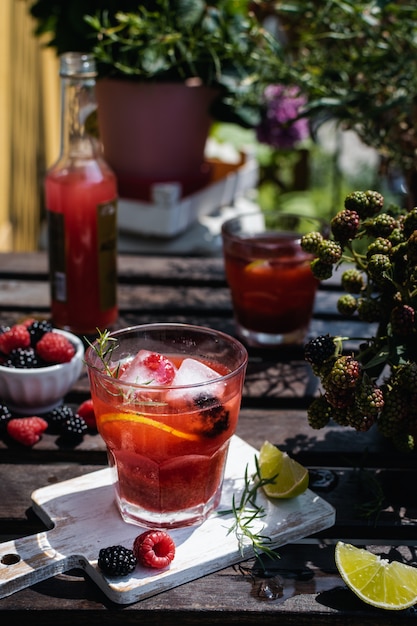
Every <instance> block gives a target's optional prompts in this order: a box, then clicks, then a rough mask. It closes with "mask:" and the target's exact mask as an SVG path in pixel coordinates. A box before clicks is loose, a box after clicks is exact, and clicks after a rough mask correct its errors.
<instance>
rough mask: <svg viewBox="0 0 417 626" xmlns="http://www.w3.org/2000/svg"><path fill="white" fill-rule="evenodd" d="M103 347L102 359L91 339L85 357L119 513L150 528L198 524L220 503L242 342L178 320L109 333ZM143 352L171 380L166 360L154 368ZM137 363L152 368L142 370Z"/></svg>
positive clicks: (242, 358)
mask: <svg viewBox="0 0 417 626" xmlns="http://www.w3.org/2000/svg"><path fill="white" fill-rule="evenodd" d="M107 347H108V348H109V347H110V352H109V353H108V354H107V356H106V357H105V361H106V366H104V364H103V360H102V359H101V358H100V357H99V355H98V354H97V349H98V343H97V341H96V342H95V343H94V344H93V346H92V347H90V348H89V349H88V350H87V352H86V363H87V366H88V373H89V379H90V388H91V395H92V399H93V404H94V411H95V413H96V419H97V427H98V430H99V432H100V434H101V435H102V437H103V439H104V441H105V443H106V446H107V450H108V458H109V465H110V467H111V468H112V470H113V477H114V484H115V490H116V501H117V504H118V507H119V510H120V512H121V515H122V517H123V518H124V519H125V520H126V521H128V522H132V523H137V524H140V525H145V526H148V527H158V528H174V527H179V526H187V525H190V524H194V523H200V522H202V521H204V520H205V519H206V518H207V516H208V515H209V514H210V512H211V511H213V510H214V509H215V508H216V506H217V505H218V503H219V501H220V495H221V488H222V481H223V473H224V467H225V462H226V457H227V451H228V447H229V442H230V438H231V437H232V435H233V433H234V432H235V429H236V425H237V421H238V415H239V409H240V403H241V397H242V388H243V382H244V376H245V371H246V364H247V352H246V349H245V348H244V346H243V345H242V344H241V343H240V342H239V341H237V340H236V339H234V338H232V337H229V336H228V335H226V334H224V333H221V332H218V331H215V330H211V329H209V328H203V327H198V326H191V325H186V324H148V325H143V326H136V327H131V328H126V329H123V330H119V331H116V332H114V333H111V334H110V342H109V343H108V344H107ZM139 351H141V356H139V357H137V358H136V359H135V361H134V363H133V364H132V359H134V357H135V355H137V354H138V353H139ZM149 354H151V355H164V357H167V358H168V359H169V362H170V363H171V364H173V365H174V369H175V377H174V379H173V380H172V381H171V382H167V381H170V379H171V374H172V370H171V366H170V365H167V362H166V360H165V359H162V360H161V363H160V365H158V359H157V358H156V357H155V356H151V358H150V360H147V356H148V355H149ZM145 362H146V363H150V365H151V367H154V373H152V371H151V373H150V374H149V370H148V372H147V371H145V370H143V367H144V366H143V363H145ZM135 363H137V365H135ZM129 364H130V369H129ZM146 367H148V366H146ZM132 368H133V369H132ZM135 368H136V370H135ZM164 368H165V369H164ZM135 371H136V374H135V380H137V382H131V380H130V378H131V374H132V372H133V373H135ZM129 372H130V373H129ZM166 375H167V376H166Z"/></svg>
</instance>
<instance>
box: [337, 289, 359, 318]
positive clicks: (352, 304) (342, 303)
mask: <svg viewBox="0 0 417 626" xmlns="http://www.w3.org/2000/svg"><path fill="white" fill-rule="evenodd" d="M356 309H357V300H356V298H355V296H352V294H350V293H345V294H343V296H340V298H339V299H338V301H337V310H338V311H339V313H340V314H341V315H349V316H350V315H353V314H354V313H355V311H356Z"/></svg>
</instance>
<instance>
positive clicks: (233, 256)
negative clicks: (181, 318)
mask: <svg viewBox="0 0 417 626" xmlns="http://www.w3.org/2000/svg"><path fill="white" fill-rule="evenodd" d="M224 252H225V268H226V277H227V281H228V284H229V286H230V290H231V295H232V301H233V307H234V312H235V317H236V320H237V322H238V324H239V326H240V327H241V328H242V329H245V330H247V331H249V332H253V333H255V334H256V333H262V334H263V335H268V334H269V335H271V336H274V335H275V336H285V335H290V336H291V335H292V333H295V335H296V334H297V331H298V330H300V331H302V334H303V335H304V332H305V330H306V329H307V327H308V324H309V322H310V319H311V315H312V310H313V305H314V299H315V294H316V290H317V285H318V281H317V279H316V278H315V277H314V276H313V273H312V271H311V269H310V262H311V260H312V257H311V255H309V254H307V253H306V252H304V251H303V250H302V249H301V247H300V236H299V235H297V234H295V233H294V234H291V233H285V234H280V233H274V232H270V233H265V234H259V235H256V236H252V237H247V238H242V239H241V240H240V241H234V242H232V243H230V244H229V245H227V246H225V250H224Z"/></svg>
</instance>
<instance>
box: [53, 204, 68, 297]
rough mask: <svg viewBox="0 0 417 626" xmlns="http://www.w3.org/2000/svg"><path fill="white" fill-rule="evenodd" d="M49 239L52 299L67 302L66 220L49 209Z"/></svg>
mask: <svg viewBox="0 0 417 626" xmlns="http://www.w3.org/2000/svg"><path fill="white" fill-rule="evenodd" d="M48 240H49V241H48V250H49V271H50V282H51V292H52V299H53V300H56V301H57V302H66V300H67V273H66V260H65V221H64V215H63V214H62V213H56V212H55V211H48Z"/></svg>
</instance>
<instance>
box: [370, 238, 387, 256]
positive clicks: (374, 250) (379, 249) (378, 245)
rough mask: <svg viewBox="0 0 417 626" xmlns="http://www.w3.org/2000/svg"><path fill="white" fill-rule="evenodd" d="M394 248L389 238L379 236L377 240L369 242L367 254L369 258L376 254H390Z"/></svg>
mask: <svg viewBox="0 0 417 626" xmlns="http://www.w3.org/2000/svg"><path fill="white" fill-rule="evenodd" d="M391 248H392V243H391V242H390V241H389V239H384V237H377V238H376V239H375V241H373V242H372V243H370V244H369V246H368V250H367V253H366V256H367V258H368V259H370V258H371V256H372V255H374V254H387V255H388V254H389V253H390V251H391Z"/></svg>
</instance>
